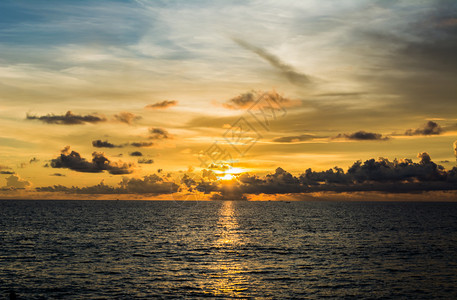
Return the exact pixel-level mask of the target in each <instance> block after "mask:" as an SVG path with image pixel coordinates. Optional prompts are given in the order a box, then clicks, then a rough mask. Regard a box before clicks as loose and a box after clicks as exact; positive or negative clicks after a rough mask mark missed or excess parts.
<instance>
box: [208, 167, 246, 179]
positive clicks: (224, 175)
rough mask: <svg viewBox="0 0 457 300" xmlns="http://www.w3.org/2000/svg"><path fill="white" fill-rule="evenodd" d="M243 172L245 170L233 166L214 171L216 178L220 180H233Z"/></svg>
mask: <svg viewBox="0 0 457 300" xmlns="http://www.w3.org/2000/svg"><path fill="white" fill-rule="evenodd" d="M243 172H245V170H243V169H241V168H233V167H230V168H228V169H225V170H223V171H219V170H217V171H215V173H216V176H217V178H218V179H219V180H222V181H231V180H234V179H235V178H236V177H237V176H238V175H240V174H241V173H243Z"/></svg>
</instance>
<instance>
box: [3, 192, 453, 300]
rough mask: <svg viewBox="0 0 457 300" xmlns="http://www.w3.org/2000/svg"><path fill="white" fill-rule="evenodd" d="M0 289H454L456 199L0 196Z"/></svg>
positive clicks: (307, 293)
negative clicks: (196, 199) (69, 198)
mask: <svg viewBox="0 0 457 300" xmlns="http://www.w3.org/2000/svg"><path fill="white" fill-rule="evenodd" d="M0 242H1V244H0V245H1V246H0V292H1V294H0V297H7V296H8V295H9V293H10V291H14V292H15V294H16V295H17V298H18V299H53V298H54V299H55V298H59V299H62V298H64V299H65V298H68V299H107V298H108V299H146V298H154V297H157V298H170V299H171V298H173V299H176V298H205V297H209V298H243V299H246V298H266V299H283V298H322V297H330V298H342V297H347V298H351V297H363V298H385V299H393V298H395V299H397V298H410V299H418V298H424V299H425V298H427V299H429V298H446V299H452V298H457V203H420V202H417V203H415V202H403V203H399V202H369V201H367V202H273V201H272V202H268V201H267V202H247V201H214V202H209V201H208V202H205V201H201V202H194V201H192V202H176V201H59V200H56V201H48V200H46V201H38V200H37V201H32V200H3V201H0Z"/></svg>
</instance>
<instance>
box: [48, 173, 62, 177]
mask: <svg viewBox="0 0 457 300" xmlns="http://www.w3.org/2000/svg"><path fill="white" fill-rule="evenodd" d="M49 176H57V177H65V176H66V175H65V174H62V173H54V174H51V175H49Z"/></svg>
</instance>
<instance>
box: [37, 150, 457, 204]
mask: <svg viewBox="0 0 457 300" xmlns="http://www.w3.org/2000/svg"><path fill="white" fill-rule="evenodd" d="M418 158H419V162H417V163H416V162H413V161H412V160H411V159H400V160H398V159H395V160H393V161H390V160H388V159H386V158H379V159H377V160H376V159H369V160H366V161H365V162H363V163H362V162H361V161H357V162H355V163H353V164H352V166H350V167H349V168H348V169H347V171H344V170H343V169H342V168H338V167H335V168H333V169H329V170H325V171H313V170H312V169H307V170H306V171H305V172H303V173H301V174H299V175H298V176H294V175H292V174H291V173H289V172H287V171H286V170H284V169H283V168H280V167H279V168H277V169H276V170H275V172H274V173H271V174H267V175H265V176H257V175H250V174H248V173H243V174H240V175H238V176H237V177H236V178H234V179H232V180H231V181H230V182H225V181H219V180H217V176H215V174H214V172H213V171H212V170H203V171H202V176H201V177H199V176H196V175H192V174H190V173H186V174H184V176H182V177H180V180H178V181H173V182H172V181H169V180H168V177H169V175H167V176H168V177H167V176H164V177H160V176H158V175H156V174H152V175H149V176H146V177H144V178H142V179H138V178H124V179H123V180H122V181H121V182H120V183H119V187H111V186H107V185H105V184H104V183H103V182H102V183H101V184H99V185H96V186H89V187H82V188H79V187H71V188H68V187H64V186H53V187H42V188H37V190H38V191H47V192H66V193H81V194H104V193H105V194H116V193H118V194H145V193H151V194H170V193H174V192H177V191H181V192H185V193H197V192H198V193H200V194H201V195H205V194H206V195H209V197H210V198H211V199H224V200H246V199H247V195H260V194H266V195H273V194H306V193H315V192H336V193H345V192H383V193H421V192H426V191H450V190H457V167H454V168H453V169H451V170H446V169H444V168H443V167H442V166H440V165H437V164H436V163H434V162H433V161H432V159H431V158H430V155H429V154H428V153H426V152H422V153H419V154H418ZM159 173H162V172H159Z"/></svg>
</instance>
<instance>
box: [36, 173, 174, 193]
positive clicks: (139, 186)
mask: <svg viewBox="0 0 457 300" xmlns="http://www.w3.org/2000/svg"><path fill="white" fill-rule="evenodd" d="M177 190H178V185H177V184H175V183H173V182H169V181H166V180H164V178H162V177H160V176H158V175H156V174H152V175H148V176H145V177H143V178H127V177H124V178H123V179H122V180H121V182H119V184H118V187H113V186H109V185H105V184H104V182H103V181H102V182H101V183H100V184H98V185H94V186H88V187H82V188H80V187H66V186H62V185H54V186H48V187H38V188H37V191H40V192H63V193H74V194H152V195H160V194H171V193H173V192H176V191H177Z"/></svg>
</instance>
